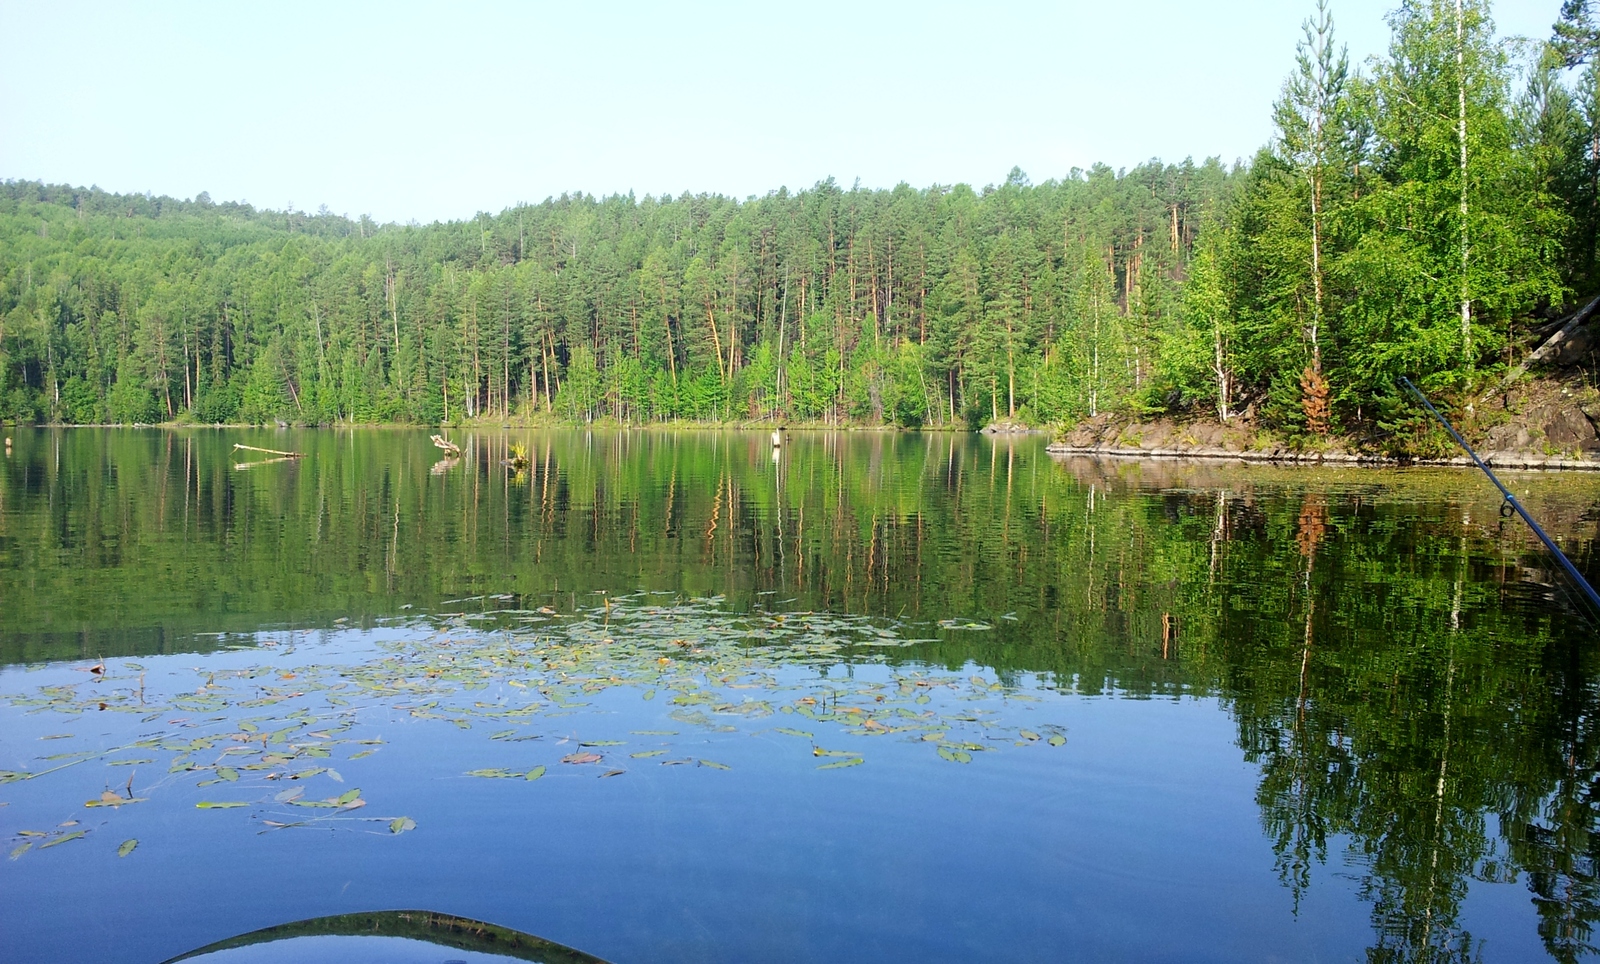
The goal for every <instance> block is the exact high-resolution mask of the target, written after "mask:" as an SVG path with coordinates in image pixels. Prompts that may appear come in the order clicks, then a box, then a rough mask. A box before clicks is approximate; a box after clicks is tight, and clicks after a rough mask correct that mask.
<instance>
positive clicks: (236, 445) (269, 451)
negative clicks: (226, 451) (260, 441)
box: [233, 442, 303, 459]
mask: <svg viewBox="0 0 1600 964" xmlns="http://www.w3.org/2000/svg"><path fill="white" fill-rule="evenodd" d="M233 447H234V448H236V449H244V450H245V451H246V452H264V453H266V454H267V455H278V456H282V457H283V458H286V459H298V458H302V457H303V456H302V455H301V454H300V453H299V452H280V451H278V450H277V449H258V448H256V447H255V446H254V445H241V444H239V443H238V442H235V443H233Z"/></svg>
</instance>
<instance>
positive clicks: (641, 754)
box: [628, 750, 667, 760]
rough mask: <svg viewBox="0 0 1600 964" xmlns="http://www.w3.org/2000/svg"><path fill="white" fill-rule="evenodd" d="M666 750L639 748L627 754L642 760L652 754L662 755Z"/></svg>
mask: <svg viewBox="0 0 1600 964" xmlns="http://www.w3.org/2000/svg"><path fill="white" fill-rule="evenodd" d="M666 752H667V751H666V750H641V751H639V752H638V753H630V754H628V755H629V756H631V757H633V758H634V759H635V760H644V759H647V758H649V757H653V756H663V755H665V754H666Z"/></svg>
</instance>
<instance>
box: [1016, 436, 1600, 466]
mask: <svg viewBox="0 0 1600 964" xmlns="http://www.w3.org/2000/svg"><path fill="white" fill-rule="evenodd" d="M1044 450H1045V451H1046V452H1048V453H1050V454H1051V455H1056V456H1087V457H1092V458H1112V459H1129V460H1141V459H1161V460H1177V461H1193V462H1251V463H1257V464H1263V465H1304V466H1316V465H1339V466H1350V467H1363V466H1366V467H1371V468H1394V467H1396V466H1411V465H1417V466H1441V467H1456V468H1475V466H1474V464H1473V461H1472V459H1470V458H1468V457H1466V456H1464V455H1458V456H1454V457H1452V458H1448V459H1421V458H1416V459H1398V458H1394V457H1392V456H1385V455H1351V454H1350V453H1348V452H1293V451H1288V450H1275V451H1270V452H1235V451H1230V450H1228V449H1212V448H1197V449H1162V448H1150V449H1140V448H1128V447H1122V446H1119V447H1115V448H1110V447H1102V446H1082V445H1067V444H1064V443H1061V442H1051V443H1050V444H1049V445H1046V446H1045V449H1044ZM1479 457H1480V458H1482V459H1483V464H1485V465H1487V466H1489V467H1490V468H1491V469H1536V470H1540V471H1561V472H1600V460H1591V459H1572V458H1556V457H1549V456H1536V455H1527V454H1519V453H1515V452H1492V453H1487V454H1481V455H1480V456H1479Z"/></svg>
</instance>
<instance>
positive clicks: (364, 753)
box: [350, 750, 378, 760]
mask: <svg viewBox="0 0 1600 964" xmlns="http://www.w3.org/2000/svg"><path fill="white" fill-rule="evenodd" d="M377 752H378V751H377V750H362V751H360V752H359V753H352V754H350V759H352V760H359V759H361V758H362V757H364V756H371V755H372V754H374V753H377Z"/></svg>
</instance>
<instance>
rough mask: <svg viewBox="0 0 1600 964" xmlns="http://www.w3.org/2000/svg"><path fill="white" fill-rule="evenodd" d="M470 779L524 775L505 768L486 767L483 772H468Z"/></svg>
mask: <svg viewBox="0 0 1600 964" xmlns="http://www.w3.org/2000/svg"><path fill="white" fill-rule="evenodd" d="M467 776H469V777H520V776H522V774H520V773H517V772H514V771H512V770H507V769H505V768H504V767H485V768H484V769H482V770H468V771H467Z"/></svg>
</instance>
